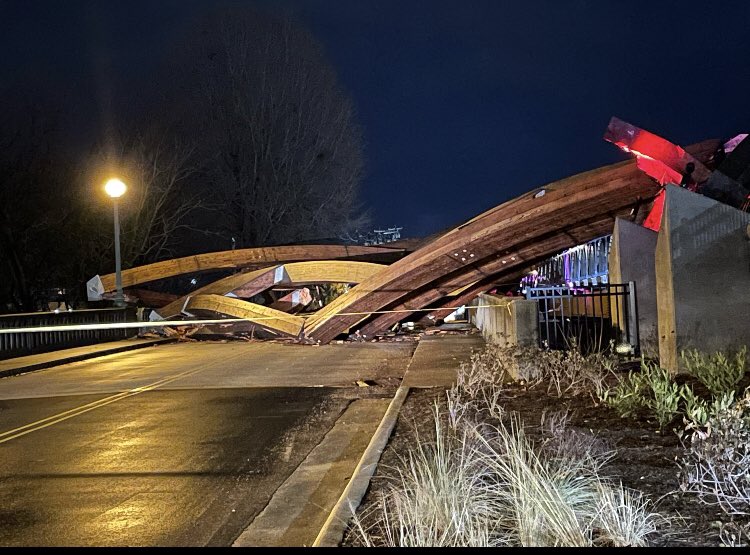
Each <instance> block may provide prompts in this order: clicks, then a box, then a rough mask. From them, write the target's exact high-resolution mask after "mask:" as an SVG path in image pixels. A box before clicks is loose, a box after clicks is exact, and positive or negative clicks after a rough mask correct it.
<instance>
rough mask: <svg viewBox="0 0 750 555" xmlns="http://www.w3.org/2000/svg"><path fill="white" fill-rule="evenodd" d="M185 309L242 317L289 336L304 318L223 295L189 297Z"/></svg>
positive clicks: (295, 331)
mask: <svg viewBox="0 0 750 555" xmlns="http://www.w3.org/2000/svg"><path fill="white" fill-rule="evenodd" d="M185 311H186V312H188V313H189V314H201V313H212V314H213V313H218V314H224V315H227V316H231V317H232V318H244V319H245V320H248V321H249V322H251V323H253V324H255V325H257V326H260V327H262V328H264V329H266V330H269V331H272V332H275V333H278V334H281V335H286V336H289V337H297V336H299V335H300V332H301V331H302V327H303V325H304V320H303V319H302V318H300V317H299V316H294V315H292V314H287V313H286V312H281V311H280V310H275V309H273V308H269V307H267V306H263V305H259V304H255V303H251V302H249V301H243V300H242V299H236V298H233V297H225V296H223V295H196V296H194V297H190V299H189V300H188V302H187V304H186V305H185Z"/></svg>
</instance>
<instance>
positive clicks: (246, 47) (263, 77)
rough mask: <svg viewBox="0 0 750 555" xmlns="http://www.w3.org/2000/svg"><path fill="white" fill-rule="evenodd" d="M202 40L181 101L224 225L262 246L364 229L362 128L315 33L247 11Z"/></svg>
mask: <svg viewBox="0 0 750 555" xmlns="http://www.w3.org/2000/svg"><path fill="white" fill-rule="evenodd" d="M193 36H194V37H200V39H197V40H196V41H195V45H194V46H193V50H190V51H189V52H188V54H187V56H186V58H187V59H188V60H189V64H188V66H187V67H188V68H189V69H187V70H184V73H183V74H182V76H181V77H180V79H181V80H182V82H183V83H184V86H183V89H181V94H182V95H183V100H184V106H185V107H187V117H186V118H185V121H189V122H192V123H193V126H192V127H188V128H187V129H189V130H190V131H188V132H190V133H193V134H196V135H198V136H200V138H201V150H200V153H201V155H202V157H203V160H204V171H205V176H206V185H208V186H209V187H210V191H211V194H212V195H215V197H216V198H217V200H219V201H220V202H221V204H222V205H223V210H222V212H221V213H220V215H219V216H218V218H217V227H218V228H219V229H222V230H223V231H224V232H225V233H226V234H227V235H228V236H232V237H235V238H236V240H237V244H238V246H255V245H266V244H274V243H275V244H278V243H284V242H293V241H299V240H305V239H315V238H324V237H336V236H341V235H344V234H346V233H347V232H349V231H351V230H352V229H354V228H358V227H361V226H362V225H364V224H365V221H366V218H365V217H363V215H362V213H361V208H360V206H359V204H358V194H359V186H360V182H361V177H362V169H363V157H362V139H361V133H360V129H359V128H358V126H357V124H356V122H355V117H354V109H353V106H352V102H351V100H350V99H349V98H348V97H347V95H346V94H345V93H344V92H343V91H342V89H341V88H340V86H339V85H338V83H337V79H336V75H335V73H334V71H333V69H332V68H331V67H330V66H329V65H328V64H327V63H326V61H325V59H324V56H323V53H322V51H321V48H320V47H319V45H318V44H317V43H316V42H315V40H314V39H313V38H312V36H311V35H310V34H309V33H308V32H307V31H306V30H304V29H303V28H302V27H300V26H299V25H297V24H295V23H293V22H292V21H290V20H289V19H282V20H279V19H274V18H272V17H270V16H265V15H261V14H259V13H256V12H248V11H247V10H241V11H237V10H231V11H222V12H220V13H218V14H215V15H214V17H211V18H206V19H205V20H204V21H203V22H202V28H201V30H200V33H194V34H193ZM182 67H184V66H182Z"/></svg>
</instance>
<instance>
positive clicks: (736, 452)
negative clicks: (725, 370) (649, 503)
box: [680, 390, 750, 515]
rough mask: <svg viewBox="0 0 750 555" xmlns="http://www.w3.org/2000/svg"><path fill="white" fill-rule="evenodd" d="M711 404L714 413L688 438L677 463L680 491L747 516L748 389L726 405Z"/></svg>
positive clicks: (723, 402)
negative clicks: (684, 449)
mask: <svg viewBox="0 0 750 555" xmlns="http://www.w3.org/2000/svg"><path fill="white" fill-rule="evenodd" d="M728 399H731V397H729V396H725V397H723V398H722V399H719V400H717V401H715V403H714V405H713V406H714V408H715V410H716V413H715V414H713V415H710V416H709V417H708V419H707V422H706V425H705V427H703V428H699V427H696V429H694V430H693V431H692V434H691V436H690V444H689V446H688V448H687V453H686V454H685V456H684V457H683V459H682V461H681V465H680V466H681V470H680V476H681V484H680V488H681V489H682V490H683V491H685V492H691V493H695V494H697V495H698V497H699V499H700V500H701V501H702V502H703V503H706V504H708V505H718V506H719V507H721V509H722V510H724V511H725V512H726V513H727V514H730V515H747V514H750V390H748V391H746V392H745V395H744V396H743V397H742V398H741V399H739V400H738V401H735V402H734V403H732V404H730V405H729V406H726V404H727V401H728Z"/></svg>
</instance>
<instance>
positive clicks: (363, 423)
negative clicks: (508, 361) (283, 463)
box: [234, 334, 485, 547]
mask: <svg viewBox="0 0 750 555" xmlns="http://www.w3.org/2000/svg"><path fill="white" fill-rule="evenodd" d="M484 345H485V342H484V339H483V338H482V336H481V335H479V334H472V335H434V336H423V337H422V338H421V340H420V342H419V344H418V346H417V348H416V350H415V351H414V354H413V355H412V357H411V360H410V361H409V364H408V366H407V368H406V372H405V375H404V379H403V381H402V387H404V388H406V391H407V392H408V388H409V387H445V388H448V387H450V386H451V385H452V384H453V383H454V382H455V379H456V371H457V369H458V367H459V365H460V364H461V363H462V362H464V361H468V360H469V358H470V357H471V353H472V352H474V351H477V350H479V349H482V348H483V347H484ZM402 402H403V401H402ZM389 403H390V399H361V400H358V401H354V402H353V403H352V404H351V405H350V406H349V408H348V409H347V410H346V411H345V412H344V414H343V415H342V416H341V417H340V418H339V420H338V421H337V422H336V425H335V426H334V427H333V429H332V430H331V431H330V432H328V434H327V435H326V437H325V439H324V440H323V441H322V442H321V443H320V444H319V445H318V446H317V447H316V448H315V449H313V451H312V452H311V453H310V455H308V457H307V458H306V459H305V461H304V462H303V463H302V464H301V465H300V466H299V467H298V468H297V470H295V471H294V473H292V475H291V476H290V477H289V478H288V479H287V480H286V482H285V483H284V484H283V485H282V486H281V487H280V488H279V489H278V490H277V491H276V493H275V494H274V495H273V497H272V498H271V501H270V502H269V504H268V505H267V506H266V508H265V509H264V510H263V512H261V513H260V514H259V515H258V516H257V517H256V518H255V519H254V520H253V522H252V523H250V525H249V526H248V527H247V528H246V529H245V531H244V532H243V533H242V535H240V537H239V538H237V540H236V541H235V542H234V547H262V546H267V547H280V546H289V547H300V546H311V545H313V543H314V542H315V539H316V536H317V535H318V534H319V533H321V527H323V526H324V523H326V521H327V518H336V515H337V514H338V513H343V514H345V515H346V514H348V511H338V512H337V508H340V507H338V506H337V505H340V504H341V498H342V493H344V490H345V489H346V488H347V484H349V482H350V481H351V482H353V483H354V484H352V485H354V486H355V487H354V489H356V491H351V492H349V498H351V499H355V500H361V499H362V497H363V496H364V494H365V492H366V491H367V489H368V487H369V482H370V477H371V476H372V473H374V469H375V467H376V466H377V463H378V461H379V458H380V453H381V452H382V447H384V446H385V443H386V441H387V436H388V435H390V431H391V430H392V429H393V424H395V420H396V419H397V418H398V408H397V409H396V411H395V412H394V413H393V414H391V415H390V416H388V415H386V410H387V408H388V406H389ZM398 406H399V407H400V404H399V405H398ZM384 415H386V419H388V418H389V419H390V420H391V423H390V424H391V425H390V426H386V430H387V431H386V432H385V434H386V435H383V437H382V438H381V439H382V443H383V445H382V447H381V448H380V450H378V451H377V453H376V454H375V455H374V457H373V458H372V460H367V461H366V462H367V463H368V464H366V465H363V464H362V461H360V459H362V458H363V457H364V458H365V459H366V458H367V453H366V449H367V447H368V444H369V443H370V440H371V438H372V437H373V434H375V432H376V429H378V427H379V425H380V423H381V419H384V418H383V417H384ZM365 472H367V473H366V474H363V473H365ZM345 501H347V500H345ZM355 503H356V504H358V503H359V501H356V502H355ZM346 508H347V509H348V507H346ZM356 508H357V507H352V509H353V510H356ZM329 515H330V517H329ZM339 518H340V517H339ZM341 520H345V518H341ZM335 524H336V526H334V527H333V528H335V530H334V531H333V533H331V532H330V531H329V534H328V536H330V537H326V538H325V541H324V542H323V543H321V546H329V547H330V546H334V545H337V544H338V543H339V542H340V541H341V536H342V534H343V533H344V530H345V523H344V522H336V523H335Z"/></svg>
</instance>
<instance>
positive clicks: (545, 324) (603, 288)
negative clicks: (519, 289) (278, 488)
mask: <svg viewBox="0 0 750 555" xmlns="http://www.w3.org/2000/svg"><path fill="white" fill-rule="evenodd" d="M526 298H528V299H532V300H536V301H537V303H538V307H539V342H540V346H541V347H543V348H548V349H563V350H564V349H569V348H571V346H572V345H574V344H575V345H577V346H579V347H580V348H581V350H582V351H583V352H585V353H591V352H596V351H604V350H606V349H608V348H609V346H610V345H614V346H615V348H616V349H617V350H618V352H620V353H622V354H628V353H629V354H633V355H637V354H638V353H639V338H638V307H637V303H636V293H635V283H634V282H632V281H631V282H629V283H607V284H602V285H594V286H589V287H567V286H549V287H532V288H529V289H527V291H526Z"/></svg>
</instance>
